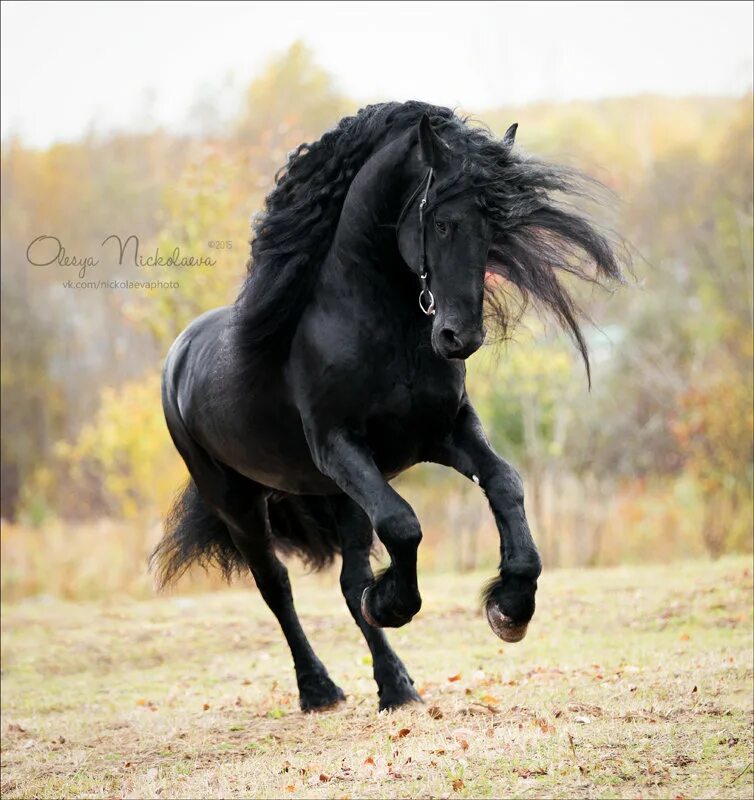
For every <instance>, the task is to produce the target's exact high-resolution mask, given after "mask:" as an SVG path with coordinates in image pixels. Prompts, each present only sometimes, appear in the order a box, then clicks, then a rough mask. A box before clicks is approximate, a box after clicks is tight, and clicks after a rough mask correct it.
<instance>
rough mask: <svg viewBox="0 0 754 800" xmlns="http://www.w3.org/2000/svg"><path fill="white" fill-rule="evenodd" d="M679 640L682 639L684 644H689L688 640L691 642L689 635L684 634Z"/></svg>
mask: <svg viewBox="0 0 754 800" xmlns="http://www.w3.org/2000/svg"><path fill="white" fill-rule="evenodd" d="M678 638H679V639H680V640H681V641H682V642H688V640H689V639H690V638H691V637H690V636H689V635H688V633H682V634H681V635H680V636H679V637H678Z"/></svg>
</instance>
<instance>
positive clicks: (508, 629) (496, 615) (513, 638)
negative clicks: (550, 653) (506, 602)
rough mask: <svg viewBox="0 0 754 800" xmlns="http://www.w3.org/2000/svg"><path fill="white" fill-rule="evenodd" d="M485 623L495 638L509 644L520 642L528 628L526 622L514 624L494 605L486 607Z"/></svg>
mask: <svg viewBox="0 0 754 800" xmlns="http://www.w3.org/2000/svg"><path fill="white" fill-rule="evenodd" d="M487 622H489V623H490V628H492V631H493V633H494V634H495V636H498V637H499V638H500V639H502V640H503V641H504V642H509V643H510V644H513V643H514V642H520V641H521V640H522V639H523V638H524V636H526V629H527V628H528V627H529V623H528V622H514V621H513V620H512V619H511V618H510V617H508V616H506V615H505V614H503V612H502V611H501V610H500V609H499V608H498V607H497V605H496V604H495V603H490V604H489V605H488V606H487Z"/></svg>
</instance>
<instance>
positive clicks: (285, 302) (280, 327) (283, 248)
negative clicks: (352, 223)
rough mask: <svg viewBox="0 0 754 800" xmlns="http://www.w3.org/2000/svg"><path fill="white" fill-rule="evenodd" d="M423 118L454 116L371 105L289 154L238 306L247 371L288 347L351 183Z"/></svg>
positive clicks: (258, 226) (411, 105) (256, 232)
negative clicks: (381, 151)
mask: <svg viewBox="0 0 754 800" xmlns="http://www.w3.org/2000/svg"><path fill="white" fill-rule="evenodd" d="M425 113H428V114H429V115H430V117H431V118H432V119H433V120H437V121H440V120H443V119H450V118H452V117H453V112H452V111H451V110H450V109H447V108H441V107H439V106H432V105H429V104H427V103H421V102H418V101H411V102H407V103H379V104H376V105H369V106H366V107H365V108H362V109H361V110H360V111H359V112H358V113H357V114H355V115H354V116H352V117H344V118H343V119H342V120H341V121H340V122H339V123H338V124H337V125H336V126H335V127H334V128H332V129H331V130H329V131H327V132H326V133H325V134H324V135H323V136H322V137H321V138H320V139H319V140H317V141H316V142H313V143H311V144H302V145H300V146H299V147H298V148H296V149H295V150H294V151H293V152H292V153H291V154H290V156H289V158H288V163H287V164H286V165H285V166H284V167H283V168H282V169H281V170H280V172H278V174H277V176H276V178H275V187H274V189H273V190H272V191H271V192H270V194H269V195H268V196H267V199H266V201H265V210H264V212H263V213H262V214H260V215H259V216H258V217H257V218H256V219H255V220H254V224H253V231H252V241H251V258H250V259H249V262H248V264H247V276H246V280H245V281H244V284H243V286H242V288H241V292H240V294H239V296H238V299H237V300H236V305H235V326H236V332H237V337H236V338H237V342H238V345H239V347H240V348H241V350H242V352H243V353H244V355H245V356H246V358H247V363H254V362H256V361H258V359H259V358H260V357H261V356H262V355H264V354H267V353H271V352H274V353H280V352H281V350H284V349H285V348H286V347H287V346H288V345H289V343H290V338H291V336H292V335H293V333H294V331H295V327H296V323H297V322H298V320H299V318H300V316H301V313H302V311H303V309H304V306H305V305H306V303H307V301H308V299H309V295H310V292H311V288H312V286H313V285H314V282H315V281H316V278H317V275H318V272H319V267H320V265H321V264H322V262H323V261H324V259H325V257H326V255H327V252H328V250H329V248H330V245H331V244H332V241H333V238H334V236H335V230H336V228H337V226H338V220H339V218H340V212H341V210H342V208H343V203H344V202H345V199H346V194H347V193H348V189H349V187H350V185H351V182H352V181H353V179H354V178H355V177H356V174H357V173H358V172H359V170H360V169H361V168H362V167H363V166H364V164H365V163H366V162H367V160H368V159H369V158H370V157H371V156H372V155H373V153H375V152H376V151H377V150H378V149H379V148H380V147H382V146H383V145H384V144H386V143H387V142H389V141H391V140H392V139H394V138H395V137H397V136H399V135H400V134H401V133H403V132H405V131H406V130H408V129H409V128H411V127H412V126H414V125H416V124H417V123H418V122H419V120H420V119H421V117H422V115H423V114H425Z"/></svg>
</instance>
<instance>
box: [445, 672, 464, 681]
mask: <svg viewBox="0 0 754 800" xmlns="http://www.w3.org/2000/svg"><path fill="white" fill-rule="evenodd" d="M460 680H461V673H460V672H458V673H456V674H455V675H451V676H450V677H449V678H448V683H455V681H460Z"/></svg>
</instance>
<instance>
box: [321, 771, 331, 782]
mask: <svg viewBox="0 0 754 800" xmlns="http://www.w3.org/2000/svg"><path fill="white" fill-rule="evenodd" d="M319 780H320V782H321V783H327V782H328V781H329V780H330V776H329V775H325V773H324V772H320V774H319Z"/></svg>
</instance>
